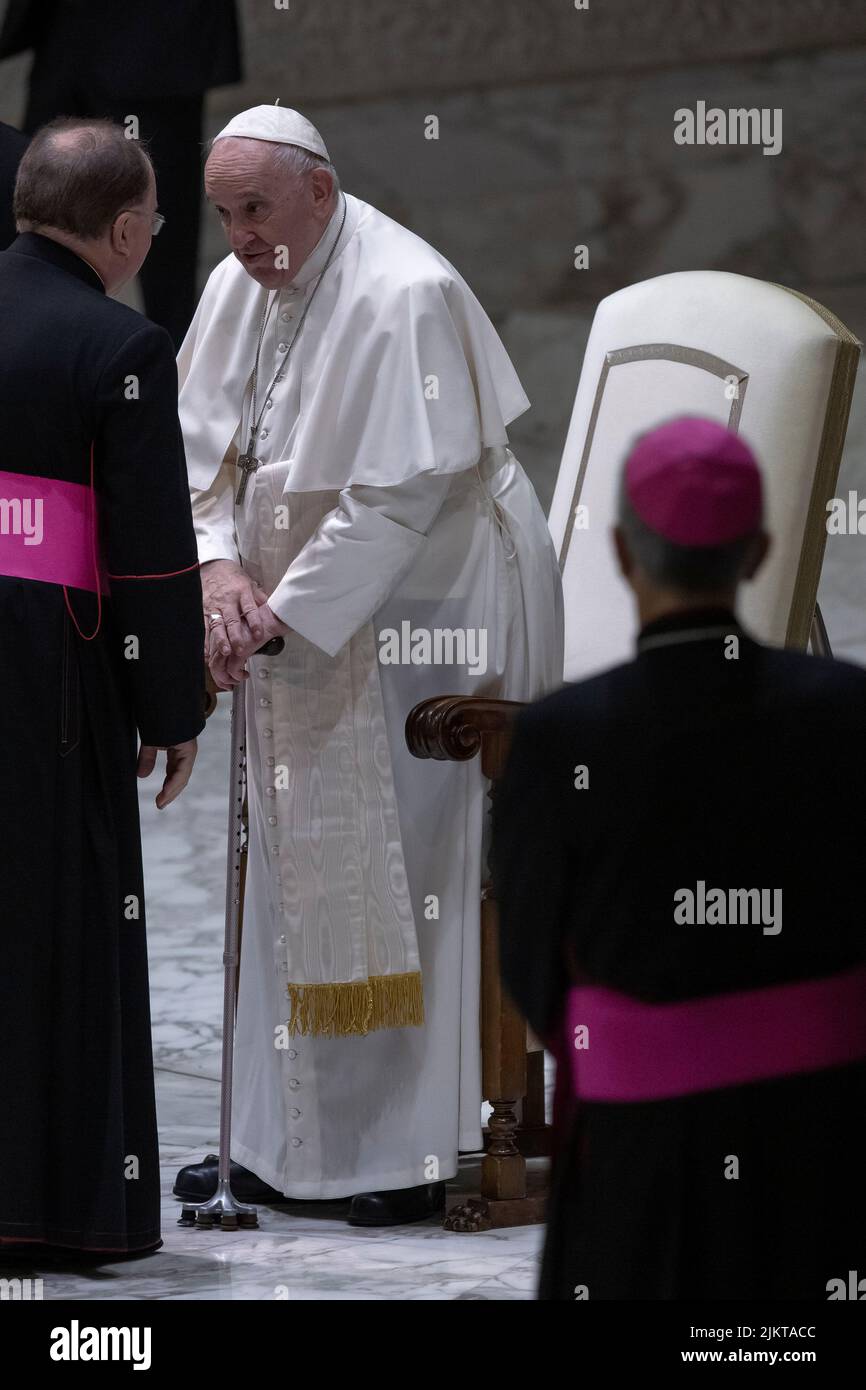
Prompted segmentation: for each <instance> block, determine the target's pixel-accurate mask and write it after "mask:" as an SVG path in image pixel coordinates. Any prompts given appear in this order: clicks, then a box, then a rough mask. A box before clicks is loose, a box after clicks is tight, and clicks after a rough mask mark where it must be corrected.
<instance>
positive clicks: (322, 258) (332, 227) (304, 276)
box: [289, 193, 345, 289]
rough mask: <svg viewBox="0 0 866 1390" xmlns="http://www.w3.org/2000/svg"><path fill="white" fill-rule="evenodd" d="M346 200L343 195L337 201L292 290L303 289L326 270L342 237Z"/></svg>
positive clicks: (292, 283)
mask: <svg viewBox="0 0 866 1390" xmlns="http://www.w3.org/2000/svg"><path fill="white" fill-rule="evenodd" d="M344 198H345V194H343V193H341V194H340V196H339V198H338V199H337V206H336V207H335V209H334V211H333V212H332V213H331V219H330V221H329V222H328V225H327V227H326V228H325V230H324V231H323V232H322V235H321V236H320V237H319V240H318V241H317V242H316V244H315V246H314V247H313V249H312V251H311V252H310V254H309V256H308V257H307V259H306V260H305V261H304V264H303V265H302V266H301V268H300V270H299V271H298V273H297V274H296V275H295V276H294V277H293V279H292V280H291V281H290V283H289V287H290V288H293V289H303V288H304V287H305V286H306V285H308V284H309V283H310V281H311V280H314V279H315V278H316V276H317V275H320V274H321V273H322V271H323V270H324V268H325V262H326V261H327V259H328V256H329V255H330V254H331V250H332V248H333V246H334V244H335V242H336V240H337V238H338V236H339V235H340V228H341V226H342V224H343V209H344V207H345V203H344Z"/></svg>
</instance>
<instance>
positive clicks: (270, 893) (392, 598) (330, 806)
mask: <svg viewBox="0 0 866 1390" xmlns="http://www.w3.org/2000/svg"><path fill="white" fill-rule="evenodd" d="M344 209H345V218H344V215H343V214H344ZM332 251H333V256H332V258H331V262H330V264H329V266H328V268H327V270H326V272H325V274H324V275H322V270H323V267H324V266H325V263H326V261H327V259H328V256H329V253H331V252H332ZM317 286H318V289H317ZM314 292H315V293H314ZM308 303H309V304H310V309H309V313H308V315H307V318H306V320H305V322H304V323H303V326H302V329H301V332H300V335H299V337H298V340H297V342H296V343H294V345H293V346H292V339H293V335H294V333H295V332H296V331H297V325H298V322H299V319H300V318H301V316H302V314H303V312H304V308H305V306H306V305H307V304H308ZM266 305H270V316H269V319H268V321H267V328H266V330H265V334H264V338H263V347H262V353H261V365H260V369H259V381H260V388H259V403H260V404H262V403H263V400H264V396H263V394H262V393H264V392H266V388H267V385H268V383H269V382H270V381H271V378H272V377H273V375H274V374H275V373H276V372H277V371H278V370H279V364H280V363H281V362H285V363H286V365H285V367H284V369H283V370H282V372H281V379H280V380H278V381H277V382H276V383H275V385H274V387H273V390H272V392H271V394H270V396H269V397H267V398H268V399H269V400H271V401H272V405H269V406H266V407H265V412H264V416H263V425H262V432H261V435H260V437H259V440H258V444H257V448H256V450H255V452H256V455H257V456H258V458H259V459H260V461H261V462H260V466H259V468H258V469H257V471H255V472H254V473H252V474H251V475H250V481H249V484H248V488H247V492H246V496H245V498H244V500H243V503H242V505H240V506H237V507H235V506H234V495H235V492H236V489H237V486H238V479H239V470H238V468H237V466H236V459H237V456H238V453H239V452H241V451H242V450H243V449H245V448H246V441H247V438H248V426H249V411H250V389H249V379H250V374H251V371H252V367H253V361H254V358H255V351H256V342H257V340H258V335H259V330H260V325H261V320H262V314H263V310H264V309H265V306H266ZM178 365H179V372H180V381H181V422H182V424H183V428H184V437H185V442H186V449H187V462H188V467H189V476H190V484H191V488H192V498H193V514H194V518H195V525H196V533H197V536H198V546H199V556H200V559H201V561H202V562H205V561H207V560H213V559H217V558H221V557H222V558H226V559H231V560H236V561H237V560H238V559H240V561H241V563H243V565H244V568H245V569H246V570H247V571H248V572H249V573H250V574H251V576H253V577H254V578H255V579H256V580H257V581H258V582H259V583H260V584H261V585H262V587H263V588H264V590H265V592H266V593H268V594H269V595H270V600H269V601H270V604H271V607H272V608H273V609H274V611H275V612H276V613H277V614H278V615H279V617H281V618H282V619H283V621H284V622H285V623H287V624H288V625H289V627H290V628H291V630H292V631H291V633H290V635H289V636H288V637H287V638H286V643H285V650H284V651H283V653H282V654H281V655H279V656H278V657H273V658H267V657H255V658H253V659H252V660H251V662H250V671H251V678H250V680H249V682H248V684H247V687H246V713H247V763H248V780H249V815H250V840H249V859H248V866H247V881H246V900H245V904H244V928H243V947H242V952H241V974H240V993H239V1000H238V1014H237V1030H236V1045H235V1085H234V1109H233V1118H232V1124H233V1135H232V1157H233V1158H234V1159H236V1160H237V1161H239V1162H240V1163H242V1164H244V1165H245V1166H246V1167H247V1168H250V1169H251V1170H252V1171H253V1172H255V1173H256V1174H258V1175H259V1177H261V1178H263V1179H264V1180H265V1181H266V1182H268V1183H270V1184H271V1185H272V1186H273V1187H275V1188H277V1189H278V1190H279V1191H282V1192H284V1193H286V1194H287V1195H288V1196H291V1197H296V1198H328V1197H331V1198H334V1197H344V1196H350V1195H353V1194H355V1193H359V1192H367V1191H376V1190H381V1189H393V1188H405V1187H415V1186H417V1185H419V1184H421V1183H424V1182H427V1181H430V1180H431V1179H432V1178H435V1177H440V1178H449V1177H452V1176H454V1174H455V1173H456V1171H457V1154H458V1150H477V1149H478V1148H480V1146H481V1076H480V1072H481V1067H480V1040H479V973H480V972H479V963H480V962H479V947H480V941H479V935H480V931H479V910H480V908H479V890H480V884H481V878H482V826H483V820H484V802H485V793H486V790H487V783H486V782H485V781H484V779H483V778H482V776H481V770H480V767H479V763H478V760H477V759H475V760H474V761H472V762H468V763H456V764H449V763H438V762H430V761H419V760H417V759H414V758H413V757H412V756H411V755H410V754H409V752H408V750H407V748H406V744H405V737H404V725H405V721H406V716H407V714H408V713H409V711H410V710H411V709H412V707H413V705H415V704H416V703H417V702H418V701H419V700H422V699H424V698H425V697H427V696H430V695H436V694H461V693H465V694H470V695H495V696H502V697H504V698H507V699H529V698H532V697H535V696H537V695H539V694H540V693H541V692H543V691H544V690H546V689H550V688H552V687H555V686H557V685H558V684H559V683H560V682H561V677H562V610H561V595H560V586H559V575H558V570H557V566H556V559H555V555H554V551H553V547H552V543H551V540H550V536H549V533H548V529H547V525H546V522H545V519H544V516H543V514H542V512H541V509H540V507H539V504H538V501H537V499H536V496H535V493H534V492H533V489H532V487H531V485H530V484H529V482H528V480H527V478H526V476H525V474H524V472H523V470H522V468H521V467H520V465H519V463H518V462H517V461H516V459H515V458H514V456H513V454H512V453H511V451H510V449H509V448H508V444H507V435H506V430H505V427H506V425H507V424H508V423H509V421H510V420H512V419H513V418H514V417H515V416H516V415H518V414H520V413H522V411H523V410H525V409H526V407H527V405H528V401H527V400H526V397H525V396H524V394H523V392H522V390H521V387H520V383H519V381H518V380H517V377H516V375H515V373H514V370H513V368H512V367H511V364H510V362H509V361H508V358H507V356H506V354H505V351H504V348H503V347H502V344H501V343H500V341H499V339H498V337H497V335H496V333H495V331H494V329H493V327H492V325H491V324H490V322H489V320H488V319H487V317H486V315H485V314H484V312H483V310H482V309H481V306H480V305H479V304H478V302H477V300H476V299H475V297H474V296H473V295H472V293H471V291H470V290H469V288H468V286H467V285H466V283H465V282H464V281H463V280H462V279H461V277H460V276H459V275H458V274H457V272H456V271H455V270H454V269H453V267H452V266H450V265H449V264H448V262H447V261H445V260H444V259H443V258H442V257H441V256H439V255H438V253H437V252H435V251H434V250H433V249H432V248H431V247H429V246H428V245H426V243H424V242H423V241H421V240H420V239H419V238H418V237H416V236H414V235H413V234H412V233H411V232H409V231H407V230H406V229H405V228H403V227H401V226H399V225H398V224H397V223H395V222H393V221H391V220H390V219H389V218H387V217H385V216H383V215H382V214H381V213H379V212H378V211H377V210H376V209H375V208H373V207H371V206H370V205H368V204H366V203H363V202H361V201H360V200H358V199H356V198H353V197H351V196H350V195H346V196H345V202H344V201H343V197H342V195H341V197H340V198H339V199H338V206H337V209H336V211H335V213H334V216H333V218H332V219H331V221H330V223H329V224H328V226H327V228H326V229H325V232H324V234H323V236H322V238H321V240H320V242H319V243H318V245H317V246H316V248H315V249H314V251H313V252H312V254H311V255H310V256H309V257H308V259H307V261H306V262H305V263H304V265H303V266H302V267H301V269H300V270H299V272H298V273H297V274H296V276H295V278H294V280H293V282H292V283H291V284H290V285H288V286H287V287H285V288H284V289H282V290H280V291H273V292H271V293H270V296H269V295H268V293H267V292H266V291H265V290H264V289H262V288H261V287H260V286H259V285H257V284H256V283H255V282H254V281H253V280H252V279H251V278H250V277H249V276H248V275H247V274H246V272H245V271H244V269H243V267H242V266H241V264H240V263H239V262H238V261H237V260H236V259H235V258H234V257H233V256H229V257H227V258H226V259H225V260H224V261H223V262H221V264H220V265H218V266H217V268H216V270H215V271H214V272H213V274H212V275H211V277H210V279H209V281H208V284H207V287H206V288H205V291H204V295H203V297H202V300H201V303H200V305H199V308H198V311H197V313H196V316H195V319H194V320H193V323H192V326H191V327H190V330H189V334H188V336H187V338H186V340H185V342H184V344H183V347H182V348H181V352H180V356H179V359H178ZM239 443H240V444H241V450H239V448H238V445H239ZM275 518H276V520H275ZM407 622H408V623H409V625H410V627H409V629H408V630H407V629H406V628H405V627H404V624H406V623H407ZM437 629H438V630H440V631H442V630H446V629H447V630H451V631H452V632H453V631H455V630H465V631H467V632H473V633H475V634H476V637H475V641H476V642H478V643H479V646H478V647H476V648H473V649H472V651H473V654H474V655H475V656H476V657H478V656H479V654H480V647H481V644H482V643H483V640H484V639H482V638H481V637H480V635H479V634H481V633H483V634H484V635H485V638H486V653H484V655H485V657H486V660H485V661H484V662H482V661H481V660H480V659H478V660H476V661H475V663H474V669H473V667H472V664H471V663H470V661H469V660H468V659H467V660H466V661H464V662H463V663H462V664H439V665H435V664H430V663H429V662H428V663H427V664H413V663H412V662H411V661H408V662H403V663H393V662H389V661H388V659H387V658H388V655H389V654H390V656H392V657H393V656H394V654H395V651H396V648H395V647H394V644H393V641H392V643H391V647H390V648H388V647H387V645H386V643H387V639H386V637H385V636H383V634H386V633H387V632H388V631H389V630H393V631H394V632H396V634H399V636H400V641H401V642H405V635H406V632H407V631H409V632H410V633H416V634H417V633H418V632H419V631H422V632H423V631H426V632H427V633H429V634H431V635H432V634H434V633H435V632H436V630H437ZM417 650H420V648H419V649H417ZM431 650H433V648H431ZM401 654H402V655H404V656H405V655H406V650H405V648H404V649H403V651H402V653H401ZM459 654H460V653H458V655H459ZM440 655H441V652H440ZM452 655H453V653H452ZM380 658H381V659H380ZM482 665H483V666H484V669H483V670H482V669H481V667H482ZM280 770H283V772H284V773H285V772H286V770H287V775H285V776H283V778H282V779H280V778H279V777H278V776H277V773H278V772H279V771H280ZM371 924H372V925H371ZM416 942H417V949H416ZM395 943H397V944H396V946H395ZM341 958H342V964H341ZM371 960H372V962H373V964H371ZM419 964H420V971H421V981H422V985H423V1007H424V1022H423V1024H422V1025H421V1026H398V1027H375V1026H374V1027H373V1028H372V1030H371V1031H369V1032H367V1033H366V1034H364V1035H359V1034H358V1033H346V1034H343V1035H338V1036H327V1035H322V1034H321V1033H316V1032H302V1031H300V1030H299V1029H298V1030H296V1031H295V1032H294V1033H293V1035H292V1036H290V1037H288V1040H287V1038H286V1033H285V1029H283V1030H282V1033H280V1025H284V1024H285V1023H286V1022H287V1020H288V1018H289V1004H288V999H287V990H288V987H289V986H290V983H291V982H292V981H297V980H299V979H300V980H302V981H304V982H307V983H308V984H309V983H311V982H312V983H313V984H315V982H317V981H323V982H324V981H328V980H331V979H334V978H339V979H344V978H351V979H359V980H362V981H363V979H364V978H365V972H367V971H369V973H370V975H371V976H373V975H379V974H380V973H381V974H382V977H383V978H384V975H385V972H387V971H389V970H390V971H391V972H392V973H396V974H397V975H400V974H401V973H402V974H403V975H404V976H405V977H406V978H408V977H409V975H410V974H411V972H412V971H413V970H415V969H417V967H418V965H419ZM323 987H324V986H323ZM314 992H315V991H313V993H314ZM296 993H298V997H301V995H302V992H298V991H296ZM277 1037H278V1038H279V1039H280V1045H275V1038H277ZM286 1041H288V1045H285V1044H286Z"/></svg>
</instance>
